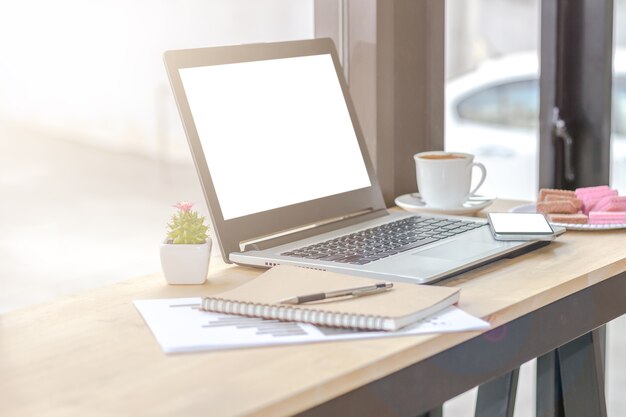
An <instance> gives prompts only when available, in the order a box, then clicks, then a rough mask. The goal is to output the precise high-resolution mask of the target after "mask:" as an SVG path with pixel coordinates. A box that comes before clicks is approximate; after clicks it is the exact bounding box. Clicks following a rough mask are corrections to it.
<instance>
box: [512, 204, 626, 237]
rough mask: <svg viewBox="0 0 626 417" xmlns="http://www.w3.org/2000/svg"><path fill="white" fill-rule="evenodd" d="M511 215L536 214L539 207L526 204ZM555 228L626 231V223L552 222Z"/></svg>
mask: <svg viewBox="0 0 626 417" xmlns="http://www.w3.org/2000/svg"><path fill="white" fill-rule="evenodd" d="M509 211H510V212H511V213H536V212H537V206H535V205H534V204H524V205H523V206H517V207H513V208H512V209H511V210H509ZM550 224H553V225H555V226H563V227H565V228H566V229H567V230H583V231H588V232H590V231H594V230H617V229H626V223H613V224H576V223H557V222H550Z"/></svg>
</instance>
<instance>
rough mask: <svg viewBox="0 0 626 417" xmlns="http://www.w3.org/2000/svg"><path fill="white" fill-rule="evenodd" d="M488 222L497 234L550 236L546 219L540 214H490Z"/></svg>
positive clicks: (549, 228)
mask: <svg viewBox="0 0 626 417" xmlns="http://www.w3.org/2000/svg"><path fill="white" fill-rule="evenodd" d="M489 221H490V222H491V225H492V228H493V231H494V232H495V233H498V234H519V235H523V234H539V235H542V234H552V233H554V231H553V230H552V227H550V223H548V221H547V220H546V217H545V216H544V215H543V214H540V213H490V214H489Z"/></svg>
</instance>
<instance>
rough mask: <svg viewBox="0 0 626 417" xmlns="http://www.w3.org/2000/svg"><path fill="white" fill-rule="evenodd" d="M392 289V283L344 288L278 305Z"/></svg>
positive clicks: (363, 294) (309, 295)
mask: <svg viewBox="0 0 626 417" xmlns="http://www.w3.org/2000/svg"><path fill="white" fill-rule="evenodd" d="M392 287H393V283H391V282H378V283H376V284H372V285H365V286H363V287H355V288H346V289H344V290H335V291H329V292H318V293H315V294H306V295H298V296H296V297H289V298H285V299H284V300H280V301H279V302H278V303H279V304H302V303H308V302H310V301H320V300H325V299H327V298H336V297H346V296H352V297H362V296H365V295H370V294H377V293H379V292H383V291H387V290H388V289H390V288H392Z"/></svg>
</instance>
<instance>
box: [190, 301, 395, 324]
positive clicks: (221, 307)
mask: <svg viewBox="0 0 626 417" xmlns="http://www.w3.org/2000/svg"><path fill="white" fill-rule="evenodd" d="M200 308H201V309H202V310H204V311H211V312H214V313H224V314H235V315H239V316H248V317H260V318H264V319H272V320H281V321H296V322H304V323H311V324H317V325H321V326H331V327H343V328H349V329H357V328H358V329H361V330H363V329H366V330H382V329H383V321H384V317H382V316H376V315H366V314H347V313H340V312H335V311H323V310H313V309H303V308H298V307H293V306H276V305H270V304H260V303H246V302H238V301H237V302H235V301H230V300H225V299H223V298H203V299H202V305H201V307H200Z"/></svg>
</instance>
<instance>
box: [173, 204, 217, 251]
mask: <svg viewBox="0 0 626 417" xmlns="http://www.w3.org/2000/svg"><path fill="white" fill-rule="evenodd" d="M191 206H192V204H191V203H188V202H185V201H183V202H181V203H178V204H177V205H175V206H174V207H176V208H178V209H179V211H178V212H176V213H175V214H174V215H173V216H172V221H171V223H168V224H167V227H168V232H167V239H168V240H167V241H168V243H174V244H186V245H189V244H202V243H205V242H206V240H207V238H208V234H207V231H208V230H209V228H208V227H207V226H205V225H204V216H198V212H196V211H193V210H191Z"/></svg>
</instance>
